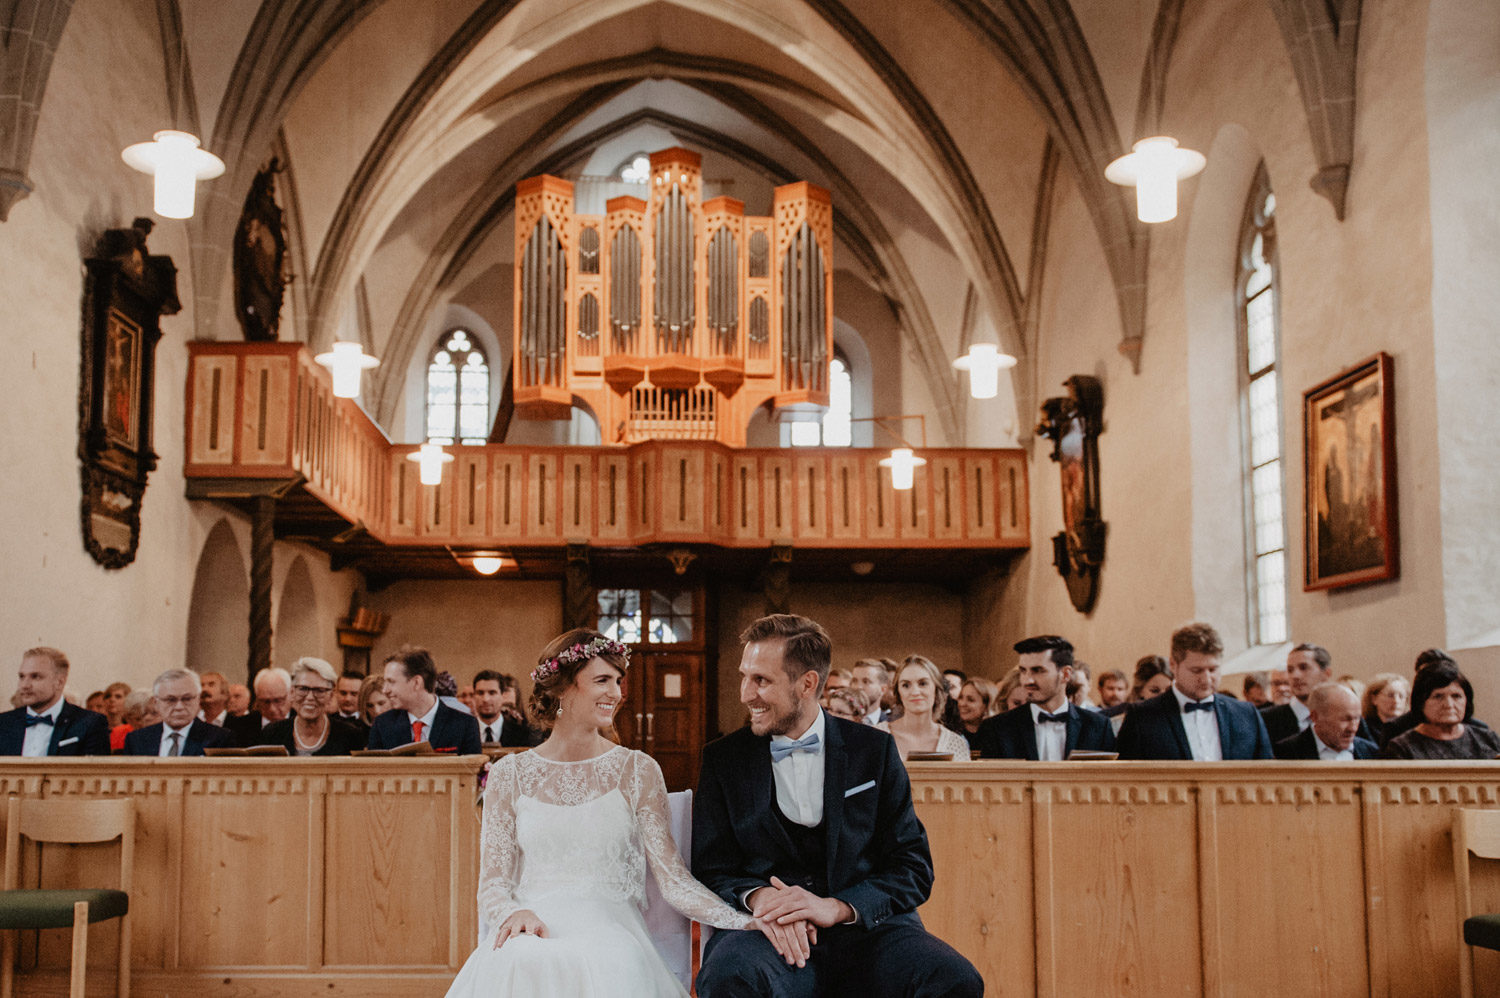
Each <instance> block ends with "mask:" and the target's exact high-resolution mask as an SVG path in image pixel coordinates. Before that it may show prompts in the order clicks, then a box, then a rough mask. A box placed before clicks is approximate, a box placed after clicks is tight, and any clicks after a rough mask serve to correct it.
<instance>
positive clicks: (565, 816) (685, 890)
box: [479, 746, 750, 929]
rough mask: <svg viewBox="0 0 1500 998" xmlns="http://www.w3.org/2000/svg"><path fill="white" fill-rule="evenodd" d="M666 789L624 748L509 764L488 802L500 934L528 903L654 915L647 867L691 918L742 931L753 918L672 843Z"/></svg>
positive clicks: (486, 844) (492, 915)
mask: <svg viewBox="0 0 1500 998" xmlns="http://www.w3.org/2000/svg"><path fill="white" fill-rule="evenodd" d="M670 814H671V811H670V809H669V806H668V803H667V787H666V782H665V781H664V780H663V779H662V775H661V768H660V767H659V766H657V764H656V761H655V760H654V759H652V758H651V757H650V756H648V755H646V754H644V753H642V752H636V751H634V750H631V749H627V748H623V747H621V746H615V747H614V748H612V749H610V750H609V751H607V752H605V753H604V754H603V755H600V756H597V757H596V758H593V759H587V760H584V761H582V762H553V761H551V760H550V759H545V758H543V757H542V756H540V755H538V754H537V753H535V752H518V753H515V754H514V755H507V756H503V757H502V758H501V759H499V760H498V761H497V762H496V763H495V764H494V765H493V766H492V767H490V775H489V780H488V782H487V783H486V785H485V792H484V832H483V838H482V841H481V843H480V868H479V905H480V908H481V909H482V910H483V911H484V913H485V917H486V919H487V920H488V923H489V925H490V926H491V927H494V928H498V927H499V925H500V923H501V922H503V921H505V919H506V918H507V917H509V916H510V915H511V913H512V912H515V911H516V910H518V909H521V908H525V907H526V902H527V899H528V898H532V899H534V898H537V897H541V896H544V895H552V894H558V893H577V894H583V895H602V896H605V897H609V898H613V899H616V900H621V901H631V902H633V903H634V904H635V905H636V906H637V907H638V908H642V909H644V908H645V905H646V894H645V889H646V863H647V862H648V861H649V862H650V863H651V872H652V874H653V875H654V876H655V877H656V883H657V886H658V887H659V888H660V889H661V894H662V897H663V898H665V899H666V901H667V903H668V904H670V905H671V906H672V907H673V908H676V909H677V910H678V911H680V912H682V914H684V915H686V916H687V917H689V918H691V919H693V920H695V921H698V922H703V923H705V924H708V925H712V926H714V927H715V928H720V929H740V928H744V927H745V925H746V924H747V923H748V922H749V921H750V916H749V915H747V914H745V913H743V912H739V911H736V910H735V909H733V908H731V907H730V906H729V905H727V904H725V903H724V902H723V900H721V899H720V898H719V897H718V896H717V895H715V894H714V893H713V892H712V891H710V890H708V888H706V887H704V886H703V885H702V884H700V883H698V881H696V880H694V879H693V875H692V874H691V873H689V872H688V869H687V866H686V865H685V864H684V863H683V861H682V856H681V854H679V853H678V851H677V845H676V843H675V842H673V841H672V832H671V828H670Z"/></svg>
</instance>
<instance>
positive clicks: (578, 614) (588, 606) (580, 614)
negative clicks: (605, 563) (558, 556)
mask: <svg viewBox="0 0 1500 998" xmlns="http://www.w3.org/2000/svg"><path fill="white" fill-rule="evenodd" d="M567 558H568V564H567V568H566V569H565V570H564V574H563V630H565V631H566V630H570V629H572V628H574V627H593V626H594V620H595V617H596V616H597V614H598V597H597V595H596V593H595V592H594V585H593V579H592V578H590V573H589V546H588V545H587V544H569V545H568V554H567Z"/></svg>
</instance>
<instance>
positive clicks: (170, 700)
mask: <svg viewBox="0 0 1500 998" xmlns="http://www.w3.org/2000/svg"><path fill="white" fill-rule="evenodd" d="M156 702H157V703H159V704H161V705H162V706H163V707H176V706H177V705H178V704H180V703H182V704H192V703H197V702H198V697H157V698H156Z"/></svg>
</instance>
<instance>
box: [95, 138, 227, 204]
mask: <svg viewBox="0 0 1500 998" xmlns="http://www.w3.org/2000/svg"><path fill="white" fill-rule="evenodd" d="M120 158H121V159H123V160H124V161H125V162H126V163H127V164H129V165H130V166H131V168H133V169H136V170H139V171H141V172H142V173H149V174H151V175H152V176H153V177H155V178H156V184H155V192H156V196H155V210H156V213H157V214H158V215H161V216H162V217H163V218H192V217H193V204H194V201H195V199H196V195H197V187H198V181H200V180H212V179H213V178H214V177H217V176H220V175H221V174H223V172H224V161H223V160H221V159H219V157H217V156H215V155H214V154H213V153H211V152H209V151H207V150H206V149H200V148H198V136H196V135H194V134H192V133H191V132H179V131H175V130H173V129H166V130H163V131H160V132H157V133H156V134H155V135H154V136H152V138H151V141H150V142H137V143H136V144H135V145H132V146H127V147H126V148H125V150H124V151H123V152H121V153H120Z"/></svg>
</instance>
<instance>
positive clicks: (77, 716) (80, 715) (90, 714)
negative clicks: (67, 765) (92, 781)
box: [0, 701, 109, 755]
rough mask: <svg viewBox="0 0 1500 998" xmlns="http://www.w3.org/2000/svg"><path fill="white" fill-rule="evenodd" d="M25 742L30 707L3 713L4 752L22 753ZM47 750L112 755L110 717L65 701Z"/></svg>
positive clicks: (0, 736)
mask: <svg viewBox="0 0 1500 998" xmlns="http://www.w3.org/2000/svg"><path fill="white" fill-rule="evenodd" d="M25 745H26V708H25V707H17V708H16V709H15V710H7V711H6V712H5V713H3V714H0V755H20V754H21V750H22V749H23V748H24V747H25ZM47 754H48V755H109V721H108V720H106V719H105V717H104V715H103V714H98V713H95V712H94V711H92V710H84V709H83V708H82V707H75V706H73V705H72V704H70V703H68V702H67V701H63V705H62V710H60V711H58V714H57V723H56V724H54V725H53V726H52V741H51V742H50V743H48V745H47Z"/></svg>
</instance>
